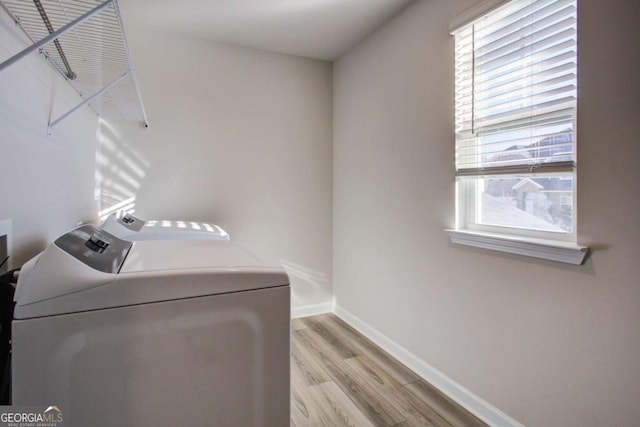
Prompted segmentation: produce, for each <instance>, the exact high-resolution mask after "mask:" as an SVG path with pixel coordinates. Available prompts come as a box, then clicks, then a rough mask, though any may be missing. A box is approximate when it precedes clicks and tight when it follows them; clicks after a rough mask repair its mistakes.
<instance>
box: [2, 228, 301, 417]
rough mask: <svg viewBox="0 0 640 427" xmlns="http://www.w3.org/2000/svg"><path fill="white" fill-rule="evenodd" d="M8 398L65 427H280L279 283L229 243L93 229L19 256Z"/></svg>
mask: <svg viewBox="0 0 640 427" xmlns="http://www.w3.org/2000/svg"><path fill="white" fill-rule="evenodd" d="M15 302H16V306H15V312H14V321H13V324H12V333H13V367H12V373H13V390H12V395H13V404H14V405H56V406H57V407H58V408H59V409H60V410H61V411H62V414H63V416H64V422H65V425H70V426H89V425H90V426H115V425H118V426H147V425H149V426H150V425H153V426H175V425H193V426H230V427H231V426H232V427H236V426H264V427H276V426H288V425H289V423H290V421H289V418H290V415H289V411H290V386H289V381H290V373H289V345H290V344H289V343H290V341H289V325H290V320H289V319H290V287H289V279H288V277H287V275H286V273H285V272H284V271H283V270H282V269H281V268H280V267H271V266H266V265H264V263H261V262H260V261H259V260H257V259H256V258H255V257H254V256H252V255H251V254H249V253H248V252H246V251H245V250H243V249H241V248H240V247H238V246H237V245H235V244H233V243H232V242H221V241H211V240H197V241H193V240H192V241H185V240H158V241H137V242H129V241H125V240H122V239H119V238H117V237H115V236H113V235H111V234H109V233H107V232H105V231H104V230H101V229H100V228H98V227H95V226H93V225H85V226H82V227H80V228H78V229H76V230H73V231H71V232H69V233H67V234H65V235H63V236H61V237H60V238H58V239H57V240H55V242H53V243H52V244H50V245H49V246H48V247H47V248H46V249H45V250H44V251H43V252H42V253H41V254H40V255H38V256H37V257H35V258H34V259H32V260H30V261H29V262H27V263H26V264H25V265H24V266H23V268H22V271H21V274H20V277H19V281H18V285H17V288H16V296H15Z"/></svg>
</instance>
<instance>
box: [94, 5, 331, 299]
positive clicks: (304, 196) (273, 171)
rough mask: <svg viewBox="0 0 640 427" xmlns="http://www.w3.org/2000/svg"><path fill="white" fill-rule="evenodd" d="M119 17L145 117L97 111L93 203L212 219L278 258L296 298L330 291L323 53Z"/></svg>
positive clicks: (146, 214) (327, 95)
mask: <svg viewBox="0 0 640 427" xmlns="http://www.w3.org/2000/svg"><path fill="white" fill-rule="evenodd" d="M124 6H126V5H124V4H123V14H125V16H126V12H127V10H126V8H125V7H124ZM129 24H130V25H129V26H128V31H127V37H128V39H129V43H130V46H131V50H132V54H133V58H134V61H135V65H136V70H137V72H138V76H139V80H140V83H141V89H142V95H143V97H144V101H145V104H146V107H147V110H148V115H149V121H150V123H151V128H150V130H148V131H144V130H141V129H140V128H139V127H138V126H132V125H131V124H125V123H118V122H114V121H109V120H107V121H105V122H102V123H101V126H100V130H101V132H100V146H101V148H100V154H99V159H100V175H101V182H100V185H101V188H102V194H103V196H104V197H103V200H102V201H103V205H102V209H106V208H108V207H109V206H110V205H112V204H113V203H116V202H118V201H121V200H126V199H128V198H131V197H134V198H135V210H136V214H137V215H139V216H140V217H141V218H146V219H153V218H155V219H174V220H175V219H188V220H192V221H208V222H213V223H216V224H218V225H220V226H222V227H223V228H224V229H226V230H227V231H228V232H229V233H230V234H231V237H232V239H233V240H234V241H236V242H238V243H240V244H241V245H243V246H245V247H246V248H247V249H249V250H250V251H252V252H253V253H255V254H256V255H258V256H259V257H260V258H262V259H263V260H265V261H267V262H271V263H274V264H278V263H283V264H284V265H285V267H286V268H287V270H288V272H289V273H290V276H291V277H292V280H293V290H292V303H293V306H294V307H295V308H298V307H302V306H306V305H313V304H320V303H328V302H329V301H330V299H331V203H332V199H331V189H332V166H331V162H332V144H331V142H332V139H331V138H332V129H331V120H332V116H331V108H332V107H331V106H332V91H331V79H332V72H331V64H330V63H329V62H325V61H317V60H311V59H304V58H298V57H294V56H290V55H281V54H274V53H267V52H263V51H258V50H254V49H248V48H241V47H234V46H231V45H223V44H215V43H210V42H206V41H202V40H198V39H193V38H187V37H184V36H182V35H180V34H174V33H169V32H161V31H157V30H152V29H150V28H147V27H146V26H145V25H144V23H140V22H129ZM123 177H124V178H123Z"/></svg>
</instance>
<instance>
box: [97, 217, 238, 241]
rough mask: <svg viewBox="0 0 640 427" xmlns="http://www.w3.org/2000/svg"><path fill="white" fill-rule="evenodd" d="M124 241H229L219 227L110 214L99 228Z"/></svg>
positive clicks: (203, 223) (204, 223) (192, 222)
mask: <svg viewBox="0 0 640 427" xmlns="http://www.w3.org/2000/svg"><path fill="white" fill-rule="evenodd" d="M100 227H101V228H102V229H104V230H105V231H107V232H109V233H111V234H113V235H114V236H116V237H119V238H121V239H124V240H130V241H135V240H172V239H195V240H198V239H204V240H229V239H230V237H229V234H228V233H227V232H226V231H224V230H223V229H222V228H221V227H220V226H218V225H215V224H208V223H206V222H195V221H170V220H149V221H145V220H142V219H140V218H136V217H135V216H133V215H130V214H126V215H123V216H122V217H120V218H118V217H117V216H116V214H111V215H109V216H108V217H107V219H106V220H105V221H104V222H103V223H102V225H101V226H100Z"/></svg>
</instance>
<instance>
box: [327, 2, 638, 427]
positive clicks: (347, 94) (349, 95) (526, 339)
mask: <svg viewBox="0 0 640 427" xmlns="http://www.w3.org/2000/svg"><path fill="white" fill-rule="evenodd" d="M475 3H477V2H476V1H474V0H449V1H425V0H423V1H416V2H414V3H413V4H412V5H410V6H409V7H408V8H407V9H405V10H404V11H403V12H402V13H400V14H399V15H398V16H396V17H395V18H394V19H393V20H392V21H390V22H389V23H387V24H386V25H385V26H383V27H382V28H380V29H379V30H378V31H377V32H376V33H374V34H373V35H372V36H370V37H368V38H367V39H366V40H364V41H363V42H362V43H360V44H359V45H358V46H357V47H356V48H354V49H353V50H352V51H351V52H349V53H348V54H347V55H346V56H344V57H342V58H341V59H340V60H338V61H337V63H336V64H335V67H334V186H333V189H334V199H333V200H334V202H333V221H334V240H333V250H334V252H333V254H334V270H333V280H334V294H335V297H336V302H337V304H338V305H339V306H340V307H341V308H344V309H346V310H347V311H348V312H350V313H352V314H354V315H355V316H357V317H359V318H360V319H362V320H364V321H365V322H367V323H368V324H369V325H371V326H373V327H374V328H376V329H377V330H379V331H380V332H382V333H383V334H385V335H386V336H388V337H390V338H391V339H393V340H395V341H396V342H397V343H398V344H400V345H401V346H404V347H405V348H407V349H408V350H409V351H411V352H412V353H414V354H415V355H417V356H419V357H420V358H421V359H422V360H424V361H425V362H427V363H429V364H431V365H432V366H434V367H435V368H437V369H438V370H440V371H441V372H443V373H445V374H446V375H448V376H449V377H450V378H452V379H453V380H454V381H456V382H458V383H459V384H461V385H463V386H464V387H467V388H468V389H470V390H471V391H472V392H474V393H476V394H477V395H479V396H480V397H482V398H484V399H486V400H487V401H488V402H490V403H492V404H493V405H495V406H496V407H498V408H499V409H501V410H502V411H504V412H506V413H507V414H508V415H510V416H511V417H513V418H515V419H517V420H518V421H520V422H522V423H524V424H526V425H530V426H581V427H583V426H597V425H600V426H602V425H616V426H631V425H637V422H638V419H640V405H638V396H640V363H638V361H639V360H640V327H639V325H640V310H639V307H640V285H639V283H640V281H639V279H638V278H639V277H640V263H639V262H638V260H640V198H638V197H637V191H638V184H639V183H640V167H638V164H639V162H640V144H638V138H637V136H636V133H637V132H636V129H637V117H638V115H639V113H640V108H639V107H638V105H640V104H639V103H638V99H639V98H640V88H639V82H640V78H638V70H640V62H639V56H638V55H637V52H638V50H639V49H640V34H639V30H638V28H639V27H638V26H637V25H636V24H637V20H638V18H640V10H639V9H640V2H637V1H635V0H629V1H618V2H613V3H612V2H607V1H604V0H601V1H595V0H591V1H587V0H584V1H581V2H579V3H580V5H579V104H578V107H579V113H578V114H579V115H578V158H579V160H578V162H579V175H578V179H579V181H578V234H579V242H580V243H582V244H587V245H590V246H591V248H592V250H593V256H592V257H591V258H590V259H589V260H588V261H587V263H586V264H585V265H584V266H579V267H576V266H570V265H564V264H559V263H554V262H546V261H538V260H534V259H529V258H525V257H520V256H516V255H506V254H499V253H492V252H489V251H483V250H477V249H472V248H468V247H458V246H453V245H451V244H450V243H449V242H448V237H447V235H446V233H445V232H443V229H444V228H447V227H451V226H453V220H454V219H453V217H454V195H453V191H454V171H453V164H454V158H453V144H454V124H453V52H452V51H453V39H452V38H451V37H450V36H449V35H448V23H449V20H450V19H451V18H452V17H454V16H455V15H457V14H458V13H461V12H462V11H464V10H466V9H467V8H468V7H471V6H473V5H474V4H475Z"/></svg>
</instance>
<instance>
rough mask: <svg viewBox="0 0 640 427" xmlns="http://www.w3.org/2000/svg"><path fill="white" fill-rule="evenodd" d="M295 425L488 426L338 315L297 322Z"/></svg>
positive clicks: (293, 324) (294, 328)
mask: <svg viewBox="0 0 640 427" xmlns="http://www.w3.org/2000/svg"><path fill="white" fill-rule="evenodd" d="M291 389H292V396H291V425H292V426H296V427H300V426H327V427H338V426H358V427H360V426H402V427H405V426H472V427H475V426H486V424H484V423H483V422H482V421H480V420H479V419H478V418H476V417H475V416H473V415H472V414H470V413H469V412H467V411H466V410H465V409H463V408H462V407H460V406H459V405H458V404H457V403H455V402H453V401H452V400H451V399H449V398H448V397H446V396H445V395H443V394H442V393H440V392H439V391H438V390H436V389H435V388H434V387H432V386H431V385H430V384H429V383H427V382H426V381H424V380H422V379H421V378H420V377H418V376H417V375H416V374H415V373H413V372H412V371H411V370H409V369H408V368H406V367H405V366H404V365H402V364H401V363H399V362H398V361H396V360H395V359H393V358H392V357H391V356H389V355H388V354H387V353H385V352H384V351H383V350H381V349H380V348H379V347H377V346H376V345H375V344H373V343H372V342H371V341H370V340H368V339H367V338H365V337H364V336H362V335H361V334H360V333H358V332H357V331H356V330H355V329H353V328H351V327H350V326H349V325H347V324H346V323H345V322H343V321H342V320H341V319H339V318H338V317H336V316H334V315H333V314H323V315H319V316H312V317H306V318H303V319H294V320H292V322H291Z"/></svg>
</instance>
